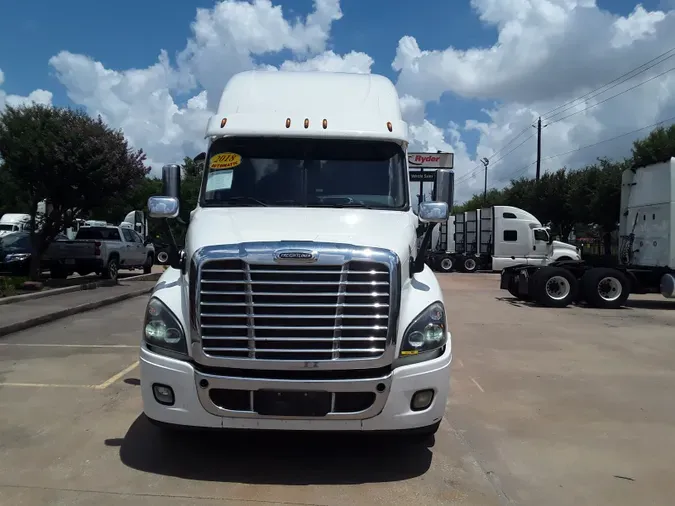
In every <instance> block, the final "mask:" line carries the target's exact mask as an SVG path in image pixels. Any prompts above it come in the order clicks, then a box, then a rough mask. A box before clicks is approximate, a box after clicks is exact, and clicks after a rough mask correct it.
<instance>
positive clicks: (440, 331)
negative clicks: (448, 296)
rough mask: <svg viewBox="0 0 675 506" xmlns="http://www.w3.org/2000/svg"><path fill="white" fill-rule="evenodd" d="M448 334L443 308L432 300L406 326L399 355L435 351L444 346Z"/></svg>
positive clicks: (404, 355)
mask: <svg viewBox="0 0 675 506" xmlns="http://www.w3.org/2000/svg"><path fill="white" fill-rule="evenodd" d="M447 339H448V334H447V330H446V325H445V308H444V307H443V304H442V303H441V302H434V303H433V304H431V305H430V306H429V307H427V308H426V309H425V310H424V311H422V312H421V313H420V314H419V315H418V316H417V318H415V319H414V320H413V321H412V323H411V324H410V325H409V326H408V328H407V329H406V331H405V334H404V335H403V342H402V343H401V352H400V356H401V357H409V356H411V355H420V354H422V353H427V352H431V351H436V350H438V349H440V348H442V347H443V346H445V344H446V341H447Z"/></svg>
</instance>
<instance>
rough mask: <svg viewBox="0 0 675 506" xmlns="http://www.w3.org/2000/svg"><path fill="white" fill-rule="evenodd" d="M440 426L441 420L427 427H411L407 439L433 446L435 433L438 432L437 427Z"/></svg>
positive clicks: (414, 442)
mask: <svg viewBox="0 0 675 506" xmlns="http://www.w3.org/2000/svg"><path fill="white" fill-rule="evenodd" d="M440 426H441V422H436V423H435V424H433V425H430V426H429V427H422V428H420V429H413V430H412V431H411V433H410V434H409V435H408V437H407V441H408V442H409V443H412V444H421V445H425V446H427V447H428V448H431V447H432V446H434V443H435V438H434V436H435V434H436V432H438V428H439V427H440ZM404 439H406V438H404Z"/></svg>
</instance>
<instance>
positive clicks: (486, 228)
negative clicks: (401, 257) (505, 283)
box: [427, 206, 581, 272]
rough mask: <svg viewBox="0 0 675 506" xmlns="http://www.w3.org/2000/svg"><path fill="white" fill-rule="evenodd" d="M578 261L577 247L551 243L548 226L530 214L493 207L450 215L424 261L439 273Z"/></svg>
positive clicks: (552, 241) (518, 210) (515, 209)
mask: <svg viewBox="0 0 675 506" xmlns="http://www.w3.org/2000/svg"><path fill="white" fill-rule="evenodd" d="M580 259H581V256H580V253H579V248H577V247H576V246H574V245H572V244H567V243H564V242H561V241H555V240H553V238H552V236H551V231H550V230H549V228H548V227H544V226H542V224H541V222H540V221H539V220H538V219H537V218H536V217H535V216H533V215H532V214H531V213H528V212H527V211H524V210H523V209H520V208H518V207H513V206H494V207H486V208H483V209H477V210H474V211H466V212H464V213H457V214H455V215H453V216H451V217H450V218H449V219H448V222H447V224H442V225H441V227H440V228H439V230H438V235H437V237H436V247H435V248H434V249H433V250H431V251H430V252H429V254H428V259H427V263H429V265H431V266H432V268H434V269H435V270H437V271H440V272H451V271H453V270H460V271H463V272H476V271H477V270H489V271H501V270H502V269H504V268H505V267H509V266H513V265H521V264H525V265H533V266H535V265H536V266H542V265H547V264H549V263H551V262H555V261H563V260H580Z"/></svg>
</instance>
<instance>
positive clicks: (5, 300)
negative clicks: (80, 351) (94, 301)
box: [0, 272, 162, 335]
mask: <svg viewBox="0 0 675 506" xmlns="http://www.w3.org/2000/svg"><path fill="white" fill-rule="evenodd" d="M161 275H162V273H160V272H151V273H150V274H139V275H138V276H130V277H128V278H122V281H157V280H158V279H159V278H160V276H161ZM119 281H120V280H119V279H118V281H116V282H113V281H110V280H101V281H92V282H89V283H82V284H80V285H73V286H65V287H63V288H52V289H51V290H43V291H41V292H35V293H26V294H23V295H14V296H12V297H2V298H0V306H2V305H5V304H13V303H15V302H24V301H26V300H36V299H42V298H43V297H51V296H52V295H63V294H64V293H72V292H79V291H80V290H95V289H96V288H100V287H104V286H116V285H118V284H119ZM0 328H1V327H0ZM0 335H2V334H0Z"/></svg>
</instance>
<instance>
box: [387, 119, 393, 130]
mask: <svg viewBox="0 0 675 506" xmlns="http://www.w3.org/2000/svg"><path fill="white" fill-rule="evenodd" d="M393 129H394V127H393V126H392V124H391V121H387V130H389V131H390V132H391V131H392V130H393Z"/></svg>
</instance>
